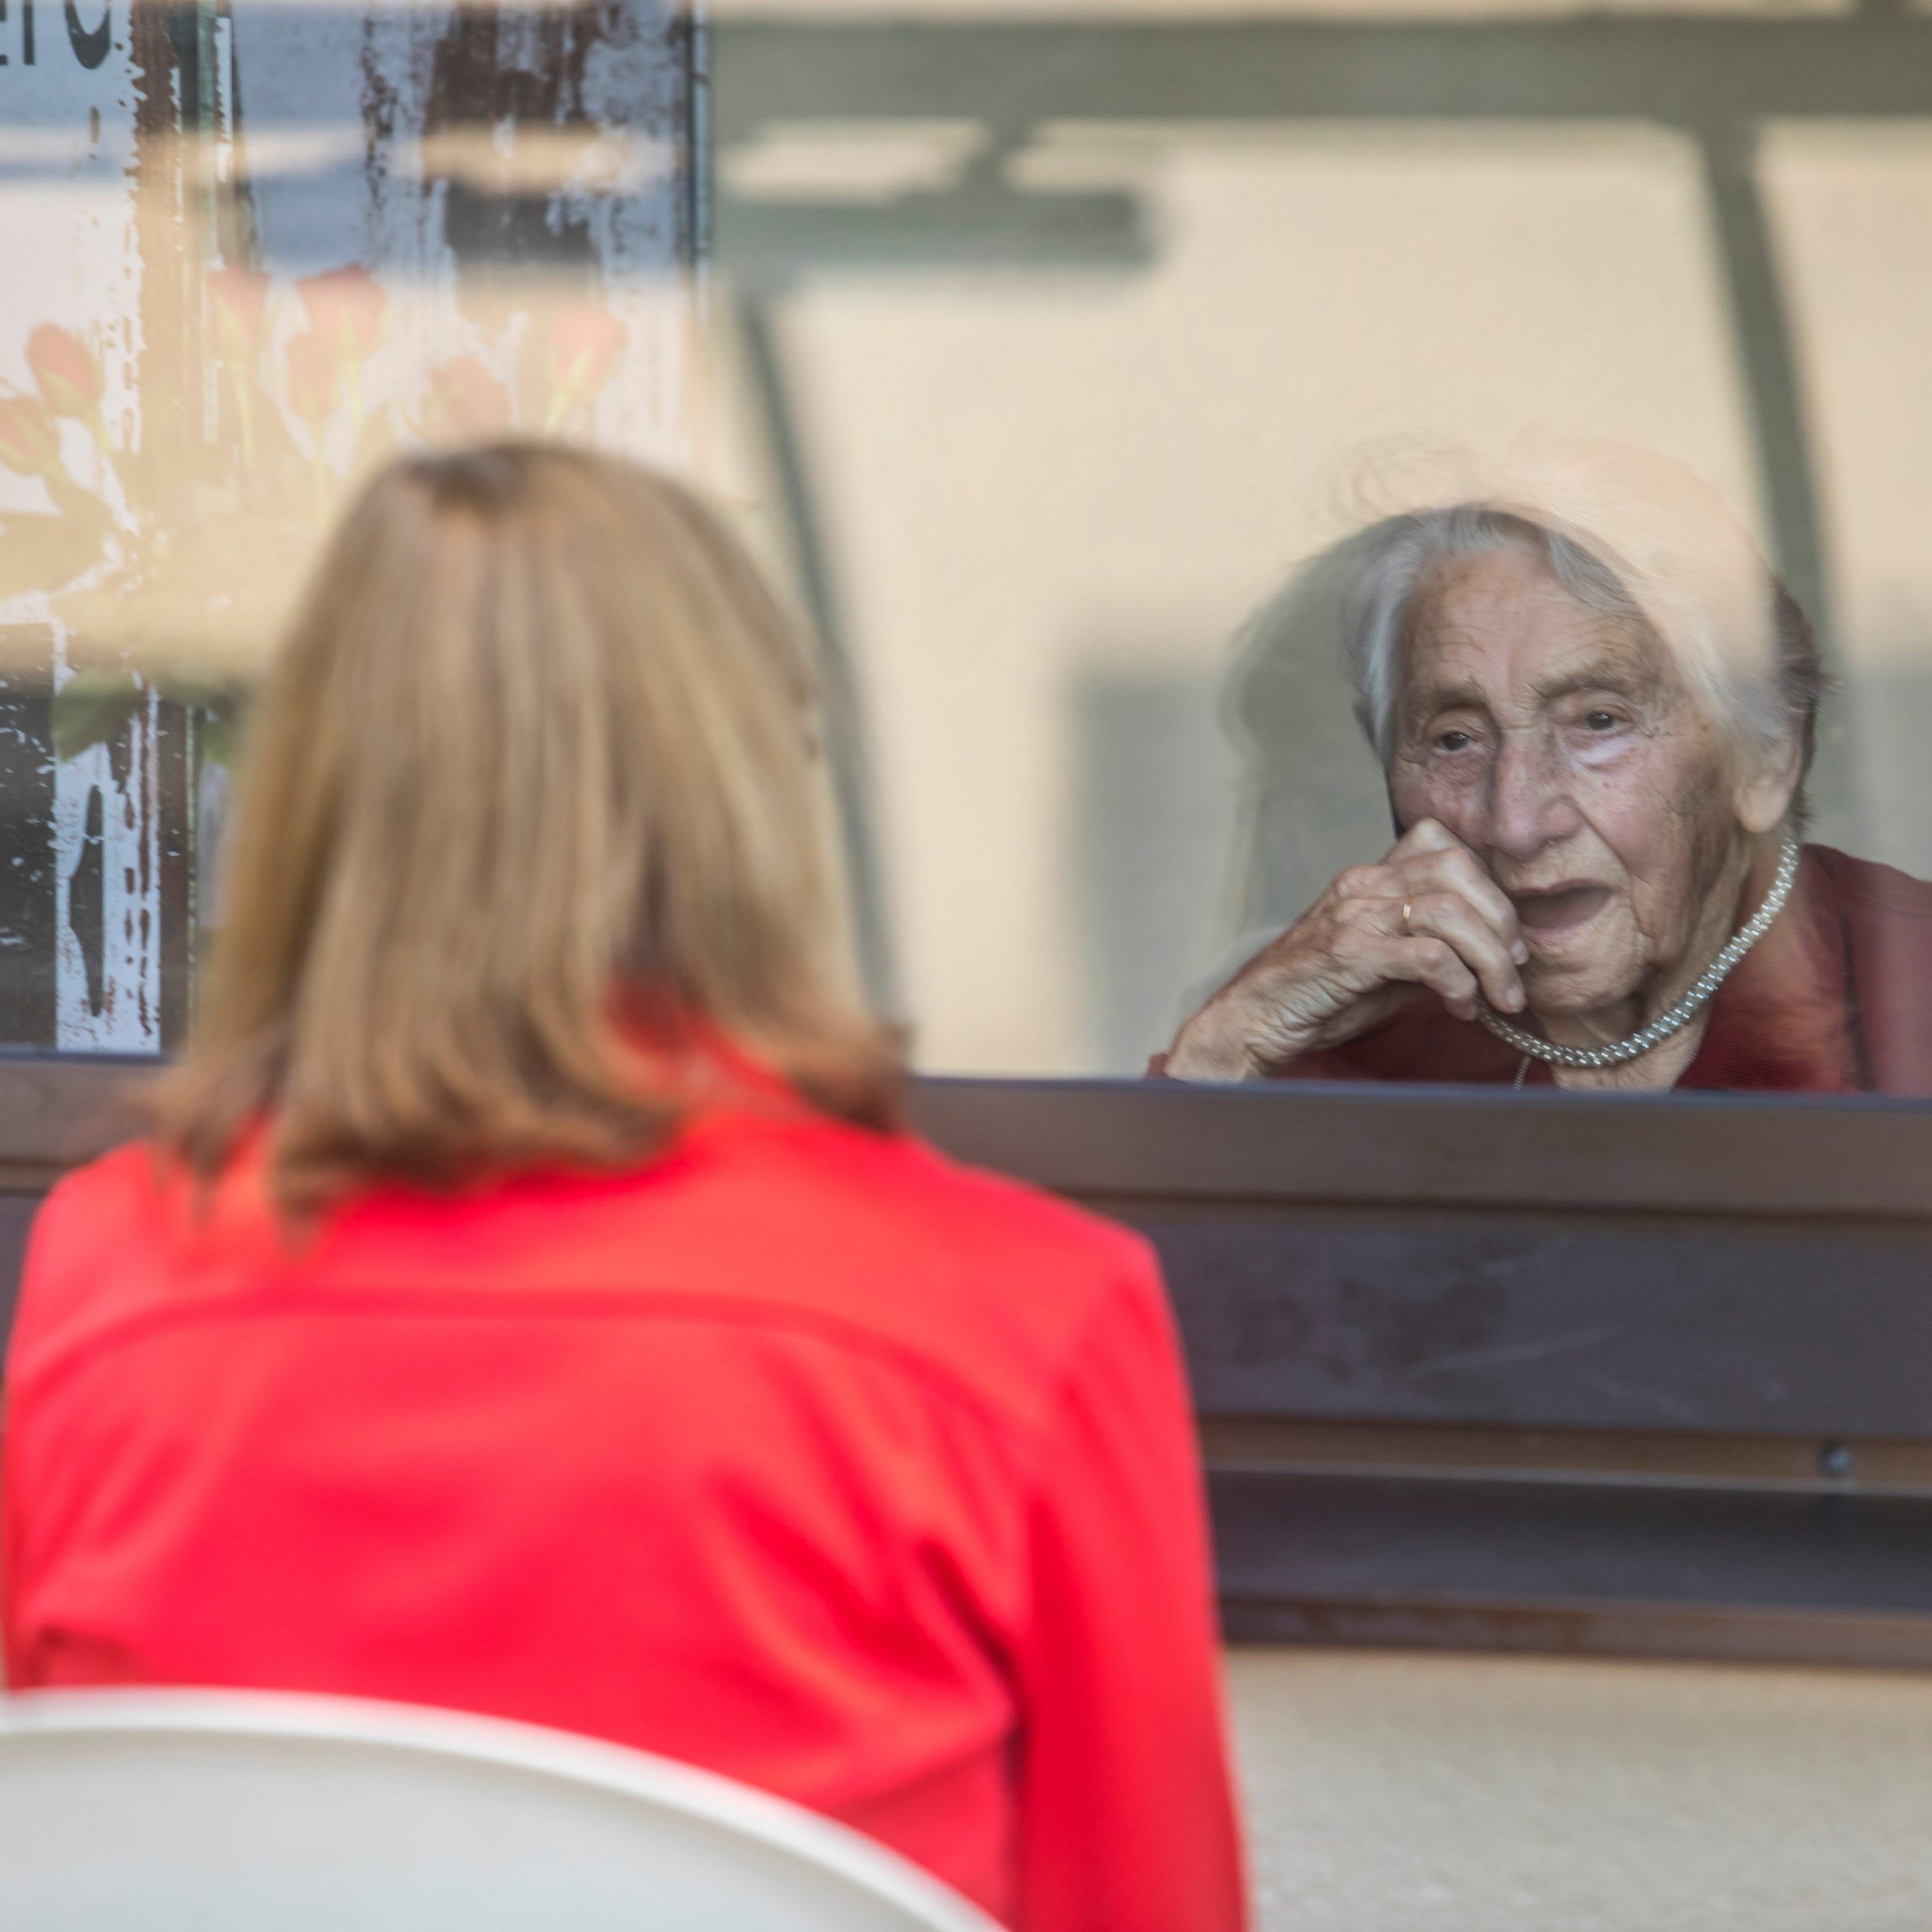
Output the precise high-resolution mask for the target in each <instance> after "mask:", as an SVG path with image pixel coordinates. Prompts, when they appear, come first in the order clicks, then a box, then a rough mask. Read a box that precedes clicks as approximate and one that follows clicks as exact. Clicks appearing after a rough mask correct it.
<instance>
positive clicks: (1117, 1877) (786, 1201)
mask: <svg viewBox="0 0 1932 1932" xmlns="http://www.w3.org/2000/svg"><path fill="white" fill-rule="evenodd" d="M5 1501H6V1511H7V1523H6V1529H7V1550H6V1571H5V1624H6V1640H7V1667H8V1673H9V1676H10V1679H11V1680H12V1682H13V1683H14V1684H15V1685H23V1686H24V1685H71V1684H102V1683H117V1684H118V1683H127V1682H142V1683H172V1684H194V1685H245V1686H262V1687H272V1688H278V1689H290V1690H300V1691H323V1692H338V1693H345V1694H355V1695H358V1696H364V1697H388V1698H395V1699H401V1700H409V1701H413V1702H416V1703H428V1704H439V1705H444V1706H455V1707H459V1708H462V1709H469V1710H474V1711H481V1712H490V1713H493V1714H496V1715H502V1716H504V1717H507V1718H523V1719H526V1720H529V1721H532V1722H535V1723H538V1724H550V1725H555V1726H559V1727H562V1728H564V1729H566V1730H574V1731H579V1732H586V1733H592V1734H594V1735H596V1736H603V1737H607V1738H611V1739H616V1740H617V1741H618V1742H620V1743H623V1744H628V1745H637V1746H640V1747H642V1748H645V1749H646V1750H649V1751H660V1752H664V1753H666V1754H669V1755H670V1756H671V1757H676V1758H680V1759H683V1760H686V1761H688V1762H690V1763H696V1764H700V1765H703V1766H709V1767H710V1768H711V1769H715V1770H717V1771H720V1772H725V1773H727V1774H728V1775H731V1776H733V1777H736V1778H743V1779H745V1780H748V1781H750V1782H751V1783H753V1784H758V1785H762V1786H763V1787H765V1788H766V1789H767V1790H772V1791H775V1792H778V1793H782V1794H783V1795H784V1796H786V1797H788V1798H790V1799H795V1800H796V1801H797V1802H799V1803H802V1804H804V1805H808V1806H811V1808H814V1809H815V1810H817V1811H822V1812H826V1813H829V1814H831V1815H832V1817H836V1818H838V1819H841V1820H844V1822H845V1823H847V1824H850V1825H852V1826H856V1828H857V1829H859V1830H861V1831H862V1832H869V1833H871V1835H873V1836H874V1837H875V1838H879V1839H881V1840H883V1841H885V1842H886V1843H888V1844H889V1845H892V1846H895V1847H896V1848H897V1849H899V1850H900V1851H901V1852H904V1853H905V1854H906V1855H908V1856H910V1857H911V1858H914V1859H916V1860H917V1861H919V1862H920V1863H921V1864H924V1865H926V1866H927V1867H929V1868H930V1869H931V1870H933V1871H934V1872H935V1873H938V1875H939V1876H941V1877H942V1878H944V1879H948V1880H950V1882H952V1883H953V1885H956V1886H958V1887H959V1888H960V1889H961V1890H962V1891H964V1892H965V1893H967V1894H968V1895H969V1896H971V1897H973V1898H974V1899H976V1900H979V1901H980V1903H983V1905H984V1906H986V1907H987V1908H989V1909H990V1910H992V1912H995V1914H998V1915H1001V1916H1004V1917H1005V1918H1009V1919H1010V1920H1011V1921H1013V1922H1014V1923H1016V1924H1020V1925H1023V1926H1025V1927H1028V1928H1029V1932H1074V1928H1089V1927H1091V1928H1092V1932H1232V1928H1235V1927H1238V1926H1239V1925H1240V1924H1241V1923H1242V1921H1243V1908H1242V1904H1241V1877H1240V1872H1239V1863H1238V1855H1237V1849H1236V1838H1235V1825H1234V1823H1233V1816H1232V1806H1231V1803H1230V1798H1229V1785H1228V1780H1227V1775H1226V1764H1225V1758H1224V1746H1223V1733H1222V1727H1221V1720H1220V1712H1219V1705H1218V1694H1217V1683H1216V1666H1215V1648H1214V1627H1213V1622H1212V1610H1211V1595H1210V1589H1211V1586H1210V1580H1209V1572H1208V1560H1207V1550H1206V1540H1205V1535H1204V1531H1203V1519H1202V1507H1201V1499H1200V1493H1199V1479H1198V1477H1197V1475H1196V1467H1195V1460H1194V1452H1193V1439H1192V1433H1191V1429H1190V1420H1189V1414H1188V1405H1187V1396H1186V1391H1185V1388H1184V1382H1183V1379H1182V1376H1181V1371H1180V1369H1179V1367H1178V1358H1177V1355H1176V1352H1175V1345H1174V1341H1173V1337H1172V1330H1171V1327H1170V1323H1169V1316H1168V1312H1167V1309H1166V1304H1165V1301H1164V1300H1163V1295H1162V1292H1161V1288H1160V1280H1159V1277H1158V1275H1157V1271H1156V1268H1155V1266H1154V1262H1153V1261H1152V1259H1151V1256H1149V1254H1148V1251H1147V1250H1146V1249H1145V1247H1143V1246H1142V1244H1141V1243H1140V1242H1139V1241H1138V1240H1136V1239H1135V1238H1133V1237H1132V1236H1130V1235H1128V1234H1127V1233H1126V1232H1123V1231H1121V1230H1120V1229H1115V1228H1113V1227H1110V1226H1107V1225H1106V1224H1104V1223H1100V1222H1097V1221H1094V1220H1088V1218H1086V1217H1085V1216H1082V1215H1081V1214H1076V1213H1075V1212H1073V1211H1071V1210H1070V1209H1068V1208H1064V1207H1062V1206H1061V1205H1058V1204H1057V1203H1055V1202H1052V1201H1050V1200H1048V1199H1045V1198H1043V1197H1041V1196H1037V1195H1035V1194H1033V1193H1029V1192H1028V1191H1026V1190H1023V1189H1022V1188H1020V1187H1016V1186H1013V1185H1011V1184H1007V1183H1006V1182H1004V1181H998V1180H995V1179H993V1178H989V1177H987V1176H984V1175H979V1174H977V1173H974V1172H968V1171H966V1170H964V1169H959V1168H957V1167H955V1166H951V1165H950V1164H949V1163H947V1162H946V1161H944V1160H941V1158H939V1157H938V1156H937V1155H935V1154H933V1153H932V1151H930V1150H929V1149H928V1148H926V1147H924V1146H922V1145H920V1144H919V1143H918V1142H915V1141H913V1140H911V1139H904V1138H894V1137H890V1136H877V1135H872V1134H868V1133H864V1132H862V1131H860V1130H856V1129H850V1128H846V1127H841V1126H838V1125H836V1124H832V1123H831V1122H829V1121H826V1120H825V1119H823V1118H820V1117H819V1116H817V1115H814V1114H812V1113H811V1112H808V1110H807V1109H805V1107H804V1106H803V1104H802V1103H800V1102H799V1101H797V1100H795V1099H794V1098H793V1097H791V1096H790V1094H789V1093H787V1092H785V1091H782V1090H779V1089H777V1088H774V1087H770V1086H766V1087H764V1088H761V1089H760V1091H758V1092H757V1093H755V1094H745V1095H741V1096H740V1097H739V1098H738V1099H736V1100H733V1101H731V1102H730V1103H727V1104H722V1105H719V1106H714V1107H712V1108H710V1109H707V1111H706V1113H705V1114H704V1115H703V1116H701V1117H700V1118H698V1119H697V1121H695V1122H694V1124H692V1126H691V1127H690V1128H689V1129H688V1130H687V1132H686V1133H685V1134H684V1136H682V1139H681V1140H680V1141H679V1144H678V1145H676V1148H674V1149H673V1151H672V1152H671V1153H670V1154H669V1155H668V1156H667V1157H665V1158H664V1159H662V1160H658V1161H657V1162H656V1163H653V1164H652V1165H650V1166H646V1167H645V1168H643V1169H640V1170H639V1171H637V1172H630V1173H625V1174H623V1175H619V1176H616V1177H614V1178H608V1177H607V1178H582V1177H574V1178H562V1177H557V1176H551V1177H548V1178H524V1179H521V1180H519V1181H515V1182H514V1183H511V1184H506V1185H503V1186H501V1187H496V1188H494V1189H493V1190H490V1191H489V1192H487V1193H484V1194H481V1195H480V1196H472V1197H469V1198H467V1199H462V1200H460V1201H454V1200H449V1199H437V1198H431V1197H428V1196H423V1195H420V1194H416V1193H404V1192H401V1191H397V1192H393V1193H381V1194H379V1195H375V1196H369V1197H366V1198H364V1199H360V1200H359V1201H357V1202H353V1204H350V1205H346V1206H344V1208H341V1209H340V1210H338V1211H336V1212H335V1213H333V1214H332V1215H331V1216H330V1217H329V1218H328V1219H327V1220H326V1221H325V1223H323V1226H322V1227H321V1228H320V1231H319V1232H317V1234H316V1235H314V1237H313V1238H311V1240H309V1241H308V1242H307V1244H305V1245H303V1246H302V1247H300V1248H299V1250H293V1251H292V1250H290V1247H288V1246H287V1244H286V1243H285V1241H284V1239H283V1238H281V1235H279V1234H278V1231H277V1229H276V1228H275V1225H274V1224H273V1223H272V1220H271V1218H270V1217H269V1215H268V1214H267V1213H266V1211H265V1208H264V1206H263V1199H262V1196H261V1193H260V1177H259V1172H258V1171H257V1169H256V1168H255V1166H254V1164H253V1163H251V1162H249V1161H246V1160H245V1161H242V1162H241V1163H238V1164H237V1169H236V1172H234V1173H233V1174H232V1175H230V1176H229V1178H228V1179H227V1180H226V1181H225V1182H224V1183H223V1184H222V1186H221V1187H220V1189H219V1190H217V1194H216V1197H215V1199H214V1203H213V1205H212V1208H211V1210H210V1211H208V1213H207V1214H206V1215H205V1218H202V1219H199V1220H198V1219H197V1217H196V1213H195V1211H194V1208H193V1202H192V1199H191V1196H190V1190H189V1189H188V1188H187V1184H185V1182H184V1181H183V1180H182V1179H181V1178H180V1177H178V1176H174V1177H172V1178H166V1179H163V1178H160V1176H158V1175H157V1170H156V1167H155V1164H154V1161H153V1160H152V1158H151V1156H150V1155H149V1154H148V1153H147V1152H146V1151H144V1150H142V1149H140V1148H124V1149H122V1150H121V1151H120V1152H118V1153H117V1154H113V1155H110V1157H108V1158H107V1159H106V1160H103V1161H101V1162H99V1163H97V1164H96V1165H95V1166H92V1167H90V1168H88V1169H84V1170H83V1171H82V1172H80V1173H78V1174H77V1175H74V1176H72V1177H71V1178H69V1179H68V1180H67V1181H65V1182H64V1183H62V1185H61V1186H60V1187H58V1188H57V1189H56V1190H55V1192H54V1193H53V1194H52V1196H51V1197H50V1198H49V1201H48V1202H47V1204H46V1207H45V1208H44V1209H43V1211H42V1212H41V1214H40V1219H39V1220H38V1222H37V1224H36V1226H35V1229H34V1236H33V1241H32V1244H31V1249H30V1251H29V1254H28V1262H27V1266H26V1275H25V1278H24V1281H23V1288H22V1295H21V1301H20V1312H19V1316H18V1323H17V1328H16V1330H15V1332H14V1337H13V1347H12V1352H11V1355H10V1359H9V1361H8V1364H7V1433H6V1444H5Z"/></svg>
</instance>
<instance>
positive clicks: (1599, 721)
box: [1583, 711, 1623, 731]
mask: <svg viewBox="0 0 1932 1932" xmlns="http://www.w3.org/2000/svg"><path fill="white" fill-rule="evenodd" d="M1583 722H1584V723H1585V724H1586V725H1587V726H1588V727H1589V728H1590V730H1592V731H1614V730H1616V728H1617V727H1618V726H1619V724H1622V722H1623V720H1622V718H1619V716H1618V715H1617V714H1616V712H1614V711H1586V712H1584V714H1583Z"/></svg>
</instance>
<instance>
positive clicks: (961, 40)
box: [712, 13, 1932, 144]
mask: <svg viewBox="0 0 1932 1932" xmlns="http://www.w3.org/2000/svg"><path fill="white" fill-rule="evenodd" d="M712 31H713V49H714V55H713V58H714V69H713V71H714V74H715V90H716V96H715V98H716V113H717V121H716V132H717V138H718V140H719V141H720V142H721V143H727V144H728V143H730V142H737V141H742V140H744V139H748V138H749V137H750V136H752V135H753V134H754V133H756V131H757V129H758V127H760V125H761V124H763V123H765V122H767V121H789V120H810V119H814V118H831V119H841V120H853V119H865V118H880V119H895V118H926V117H944V118H972V119H981V120H985V121H989V122H990V123H991V124H993V125H995V126H996V127H1001V128H1003V129H1007V130H1013V129H1023V128H1028V127H1034V126H1037V124H1039V123H1040V122H1042V121H1060V120H1103V121H1106V120H1129V121H1131V120H1144V119H1181V120H1193V119H1199V120H1206V121H1242V120H1273V119H1304V118H1306V119H1322V120H1335V119H1350V118H1398V119H1399V118H1434V117H1450V118H1486V119H1531V120H1549V119H1565V118H1577V117H1587V118H1642V119H1650V120H1662V121H1670V122H1673V123H1676V124H1683V125H1686V126H1695V127H1706V126H1710V125H1712V124H1724V123H1728V122H1735V121H1751V120H1758V119H1762V118H1765V117H1766V116H1770V115H1792V116H1819V115H1919V114H1923V113H1925V112H1926V111H1927V109H1928V107H1932V17H1925V16H1915V15H1912V14H1909V13H1900V14H1897V15H1890V16H1879V15H1870V14H1861V15H1858V16H1854V17H1838V18H1835V19H1825V20H1816V19H1814V20H1691V19H1684V18H1682V17H1676V18H1655V17H1653V18H1644V17H1619V18H1617V19H1613V20H1607V19H1603V18H1600V17H1587V16H1586V17H1581V18H1577V19H1574V20H1547V21H1477V22H1454V23H1441V24H1433V23H1412V22H1382V23H1371V22H1362V23H1348V22H1340V21H1326V20H1323V21H1316V20H1271V21H1247V20H1244V21H1220V22H1215V21H1193V20H1190V21H1186V22H1178V21H1177V22H1174V23H1140V22H1116V21H1109V22H1104V23H1102V22H1093V23H1088V22H1081V23H1073V22H1059V23H1055V22H1051V21H1043V22H1025V23H1022V22H998V23H994V22H977V21H976V22H960V23H939V22H916V23H915V22H896V21H895V22H880V23H850V22H847V23H819V22H799V21H777V20H745V19H736V20H724V21H720V22H719V23H718V24H717V25H716V26H715V28H713V30H712Z"/></svg>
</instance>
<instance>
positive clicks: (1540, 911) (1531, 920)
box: [1509, 880, 1610, 939]
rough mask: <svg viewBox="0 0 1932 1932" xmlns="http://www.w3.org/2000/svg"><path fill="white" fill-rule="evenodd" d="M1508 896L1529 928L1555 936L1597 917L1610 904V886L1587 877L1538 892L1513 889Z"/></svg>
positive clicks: (1545, 934) (1560, 936)
mask: <svg viewBox="0 0 1932 1932" xmlns="http://www.w3.org/2000/svg"><path fill="white" fill-rule="evenodd" d="M1509 898H1510V903H1511V904H1512V905H1514V907H1516V916H1517V919H1518V921H1519V922H1520V924H1521V925H1522V926H1523V930H1524V931H1525V932H1533V933H1538V934H1540V935H1543V936H1544V937H1545V938H1553V939H1555V938H1562V937H1563V936H1564V935H1565V934H1567V933H1570V932H1574V931H1575V930H1576V929H1577V928H1578V927H1579V926H1587V925H1588V924H1589V922H1590V921H1591V920H1592V919H1595V917H1596V916H1597V914H1598V913H1600V912H1601V911H1602V910H1603V909H1604V907H1605V906H1607V904H1609V903H1610V887H1609V886H1599V885H1592V884H1591V883H1588V882H1587V881H1585V880H1566V881H1565V883H1563V884H1562V885H1559V886H1544V887H1543V888H1542V889H1540V890H1538V891H1536V892H1511V894H1510V895H1509Z"/></svg>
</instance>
